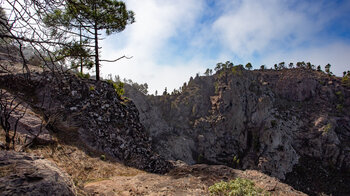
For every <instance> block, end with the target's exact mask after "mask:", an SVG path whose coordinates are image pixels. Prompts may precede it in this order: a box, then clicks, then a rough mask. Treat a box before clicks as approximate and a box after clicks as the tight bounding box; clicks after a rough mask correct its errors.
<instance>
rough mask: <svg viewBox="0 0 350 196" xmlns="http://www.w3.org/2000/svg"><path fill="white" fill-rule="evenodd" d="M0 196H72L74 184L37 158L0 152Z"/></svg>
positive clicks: (52, 165)
mask: <svg viewBox="0 0 350 196" xmlns="http://www.w3.org/2000/svg"><path fill="white" fill-rule="evenodd" d="M0 195H4V196H5V195H67V196H68V195H75V190H74V185H73V182H72V181H71V180H70V179H69V176H68V175H67V174H66V173H64V172H62V171H60V170H59V169H58V168H57V167H56V165H54V164H53V163H51V162H50V161H48V160H44V159H42V158H40V157H38V156H34V155H29V154H26V153H18V152H14V151H0Z"/></svg>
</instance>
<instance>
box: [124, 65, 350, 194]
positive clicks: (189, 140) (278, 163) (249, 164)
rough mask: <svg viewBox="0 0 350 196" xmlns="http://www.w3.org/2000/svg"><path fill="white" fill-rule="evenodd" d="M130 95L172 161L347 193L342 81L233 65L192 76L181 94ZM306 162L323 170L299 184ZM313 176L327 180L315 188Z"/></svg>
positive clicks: (347, 118) (349, 129) (348, 126)
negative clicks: (257, 173) (221, 167)
mask: <svg viewBox="0 0 350 196" xmlns="http://www.w3.org/2000/svg"><path fill="white" fill-rule="evenodd" d="M127 96H129V97H131V98H132V100H133V101H134V102H135V104H136V106H137V107H138V109H139V111H140V120H141V122H142V124H143V125H144V126H145V127H146V129H147V130H148V131H149V134H150V136H151V137H152V141H153V146H154V147H155V148H156V149H157V151H158V152H159V153H160V154H161V155H163V156H165V157H167V158H169V159H173V160H177V159H180V160H183V161H185V162H187V163H189V164H193V163H211V164H225V165H228V166H232V167H236V168H243V169H248V168H249V169H258V170H260V171H263V172H264V173H266V174H269V175H271V176H274V177H278V178H279V179H286V176H287V177H289V179H286V181H287V182H289V183H290V184H292V185H294V186H295V187H297V188H299V189H301V190H303V191H306V192H308V193H310V194H315V193H320V192H325V193H333V194H350V193H349V190H348V189H346V187H345V186H344V185H346V184H349V183H350V181H349V180H350V178H349V176H350V175H348V174H349V169H350V143H349V141H350V99H349V96H350V89H349V87H348V86H344V85H342V84H341V81H340V79H339V78H335V77H329V76H328V75H326V74H324V73H321V72H316V71H312V70H307V69H290V70H279V71H274V70H264V71H246V70H244V69H243V68H241V67H233V68H229V69H227V70H220V71H219V72H218V73H217V74H215V75H213V76H208V77H204V76H202V77H196V78H195V79H193V80H191V81H190V82H189V84H188V85H187V86H183V87H182V92H181V93H180V94H175V95H166V96H147V97H146V96H144V95H142V94H140V93H138V92H136V91H135V90H133V89H131V88H128V89H127ZM307 160H308V161H311V162H312V163H322V164H321V165H317V164H313V165H314V166H316V165H317V168H315V167H314V168H313V169H312V170H311V172H314V173H310V174H305V175H308V176H312V178H301V179H300V178H299V177H298V175H299V174H300V171H307V168H306V165H303V164H305V162H306V161H307ZM310 164H311V163H310ZM300 167H301V168H305V170H303V169H300ZM331 168H333V170H332V169H331ZM322 170H325V171H326V173H327V174H334V175H336V176H338V177H339V178H337V179H338V180H335V181H334V182H333V183H332V184H327V183H326V182H327V179H328V180H329V179H334V176H333V175H328V176H327V175H325V174H324V173H319V171H322ZM298 171H299V172H298ZM293 173H294V175H293ZM287 174H289V175H287ZM341 174H344V175H341ZM318 177H320V178H321V177H322V179H323V178H324V179H325V180H323V181H322V182H320V183H316V184H315V183H312V181H315V180H317V179H319V178H318ZM292 178H294V180H290V179H292ZM296 179H298V180H296ZM310 179H311V180H310ZM293 183H294V184H293ZM298 184H299V185H298ZM300 184H303V185H302V186H300ZM320 184H321V185H320Z"/></svg>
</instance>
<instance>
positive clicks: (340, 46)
mask: <svg viewBox="0 0 350 196" xmlns="http://www.w3.org/2000/svg"><path fill="white" fill-rule="evenodd" d="M125 3H126V5H127V9H129V10H132V11H134V12H135V19H136V22H135V23H133V24H131V25H128V26H127V28H126V29H125V30H124V31H123V32H121V33H117V34H113V35H110V36H108V37H106V38H105V39H104V40H103V41H102V42H101V46H102V53H101V54H102V58H104V59H115V58H117V57H120V56H123V55H126V56H132V58H131V59H122V60H120V61H117V62H115V63H103V64H102V65H103V66H102V69H101V70H102V76H103V77H106V76H107V75H108V74H112V75H119V76H120V77H121V78H127V79H131V80H133V81H135V82H138V83H147V84H148V86H149V93H150V94H154V92H155V91H156V90H157V91H158V94H160V93H162V92H163V91H164V88H165V87H167V89H168V92H169V91H170V92H171V91H172V90H173V89H174V88H176V89H178V88H179V87H180V86H182V84H183V83H184V82H188V80H189V78H190V77H191V76H195V75H196V74H197V73H200V74H203V73H204V72H205V70H206V69H207V68H211V69H214V67H215V65H216V64H217V63H219V62H226V61H231V62H233V63H234V64H235V65H237V64H244V65H245V64H247V63H248V62H251V63H252V65H253V68H255V69H258V68H259V67H260V66H261V65H266V66H267V67H273V65H274V64H275V63H279V62H286V63H290V62H293V63H294V64H295V63H296V62H298V61H305V62H311V63H312V64H315V65H321V67H322V68H323V69H324V66H325V65H326V64H328V63H330V64H331V65H332V67H331V71H332V72H333V73H334V74H336V75H338V76H341V75H342V72H343V71H345V70H350V0H344V1H340V0H331V1H330V0H142V1H140V0H126V1H125Z"/></svg>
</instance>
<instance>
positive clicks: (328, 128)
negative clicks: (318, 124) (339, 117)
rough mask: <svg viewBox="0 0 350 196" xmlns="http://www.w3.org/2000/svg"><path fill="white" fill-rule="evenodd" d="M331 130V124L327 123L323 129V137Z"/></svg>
mask: <svg viewBox="0 0 350 196" xmlns="http://www.w3.org/2000/svg"><path fill="white" fill-rule="evenodd" d="M331 129H332V123H328V124H327V125H326V126H325V127H324V128H323V133H322V134H323V135H325V134H327V133H328V132H329V131H330V130H331Z"/></svg>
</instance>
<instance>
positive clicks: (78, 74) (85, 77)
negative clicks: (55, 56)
mask: <svg viewBox="0 0 350 196" xmlns="http://www.w3.org/2000/svg"><path fill="white" fill-rule="evenodd" d="M77 76H78V77H79V78H82V79H89V78H90V74H89V73H87V74H84V73H81V72H78V73H77Z"/></svg>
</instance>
